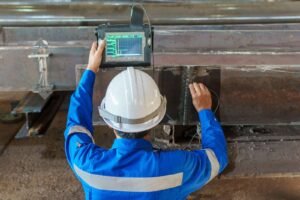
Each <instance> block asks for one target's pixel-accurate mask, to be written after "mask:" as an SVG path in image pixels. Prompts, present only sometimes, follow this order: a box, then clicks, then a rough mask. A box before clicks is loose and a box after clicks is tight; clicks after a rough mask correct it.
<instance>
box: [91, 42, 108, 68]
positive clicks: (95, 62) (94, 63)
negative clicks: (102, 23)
mask: <svg viewBox="0 0 300 200" xmlns="http://www.w3.org/2000/svg"><path fill="white" fill-rule="evenodd" d="M104 48H105V41H104V40H101V41H100V43H99V44H98V45H97V42H93V44H92V47H91V51H90V56H89V64H88V66H87V69H89V70H92V71H93V72H95V73H97V72H98V71H99V67H100V63H101V60H102V53H103V50H104Z"/></svg>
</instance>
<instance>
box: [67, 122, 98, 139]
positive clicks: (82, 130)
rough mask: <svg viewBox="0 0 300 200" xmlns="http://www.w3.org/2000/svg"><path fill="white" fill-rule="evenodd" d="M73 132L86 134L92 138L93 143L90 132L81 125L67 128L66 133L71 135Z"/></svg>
mask: <svg viewBox="0 0 300 200" xmlns="http://www.w3.org/2000/svg"><path fill="white" fill-rule="evenodd" d="M73 133H85V134H86V135H88V136H89V137H90V138H91V139H92V141H93V143H95V141H94V138H93V136H92V134H91V132H90V131H89V130H88V129H86V128H85V127H83V126H72V127H71V128H70V129H69V132H68V135H71V134H73Z"/></svg>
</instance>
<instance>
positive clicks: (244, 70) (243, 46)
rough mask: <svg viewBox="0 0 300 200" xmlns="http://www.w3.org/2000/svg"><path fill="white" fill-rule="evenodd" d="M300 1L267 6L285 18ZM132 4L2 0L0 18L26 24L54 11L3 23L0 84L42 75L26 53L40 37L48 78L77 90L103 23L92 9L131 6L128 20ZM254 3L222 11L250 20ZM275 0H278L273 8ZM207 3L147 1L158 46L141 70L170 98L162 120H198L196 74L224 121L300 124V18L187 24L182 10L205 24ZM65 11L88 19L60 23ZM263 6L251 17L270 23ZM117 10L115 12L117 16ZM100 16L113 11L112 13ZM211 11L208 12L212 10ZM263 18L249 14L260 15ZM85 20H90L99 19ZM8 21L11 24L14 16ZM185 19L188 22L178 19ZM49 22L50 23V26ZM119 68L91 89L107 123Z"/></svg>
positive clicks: (8, 87)
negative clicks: (192, 86) (106, 104)
mask: <svg viewBox="0 0 300 200" xmlns="http://www.w3.org/2000/svg"><path fill="white" fill-rule="evenodd" d="M235 3H236V4H238V2H235ZM264 3H266V2H263V3H262V2H257V1H255V2H253V3H251V5H252V6H254V7H255V6H256V5H265V4H264ZM298 4H299V5H300V3H299V2H280V3H278V4H272V3H271V4H267V5H268V6H269V7H268V9H270V10H272V13H273V14H274V16H277V17H278V18H280V17H282V16H286V15H293V16H294V14H295V13H294V14H293V12H294V11H295V10H294V9H296V8H297V5H298ZM128 5H129V3H128V2H125V3H124V2H123V3H116V2H115V3H106V4H104V3H91V4H89V3H86V2H72V3H71V4H70V5H69V4H66V3H62V2H59V3H56V4H55V3H54V4H51V5H50V3H49V2H46V3H43V4H39V3H36V4H35V5H31V4H28V5H27V6H29V7H30V6H32V7H30V8H29V7H22V4H14V3H11V4H10V5H4V4H1V3H0V10H1V9H4V8H8V10H7V11H5V12H3V13H1V14H0V19H4V18H5V17H3V16H8V19H10V17H12V18H11V19H13V13H18V14H19V15H18V17H20V16H23V15H24V18H22V19H24V20H25V21H22V20H20V23H21V24H22V26H23V25H24V26H25V25H26V24H27V22H26V20H28V19H27V18H26V16H27V17H28V16H31V19H32V20H31V21H30V20H29V22H30V23H32V25H34V24H35V23H37V24H39V23H40V22H39V20H40V21H41V20H42V19H41V18H39V17H38V16H39V15H41V10H43V9H45V8H49V10H47V12H48V14H49V15H47V16H46V18H45V19H44V22H45V24H44V25H43V26H40V27H38V26H32V27H7V26H4V27H1V29H0V44H1V45H0V91H35V88H36V85H37V84H38V83H39V79H40V72H39V64H38V61H37V60H35V59H29V58H28V55H32V54H33V53H34V52H36V49H37V47H36V46H35V44H36V42H37V41H38V40H43V41H46V42H47V43H48V51H49V55H50V54H51V56H49V57H48V58H47V71H48V76H47V80H48V83H49V85H51V86H53V91H68V90H74V88H75V86H76V78H77V79H78V77H80V74H79V76H78V77H76V69H75V66H76V65H78V64H84V63H86V62H87V60H88V52H89V47H90V44H91V42H92V41H93V40H95V36H94V30H95V26H92V25H98V24H99V21H97V20H96V21H93V16H94V15H95V13H96V12H97V13H98V14H99V15H97V19H101V20H104V19H105V20H106V21H110V22H116V21H118V20H119V17H120V16H124V15H125V13H126V15H127V14H128V19H129V10H128V9H129V6H128ZM249 5H250V3H247V2H243V3H240V4H238V5H235V4H234V5H231V6H237V7H236V8H239V7H238V6H241V9H240V10H235V11H233V10H232V11H228V10H226V11H224V12H226V13H227V14H229V13H228V12H233V13H235V15H236V16H240V17H241V18H240V20H242V21H240V22H243V23H245V21H243V20H246V21H247V19H248V18H247V19H246V18H243V16H244V14H245V15H249V16H250V13H249V12H244V13H243V12H242V11H243V9H246V10H247V9H249V8H250V7H249ZM275 5H276V7H272V6H275ZM292 5H293V6H295V7H293V8H291V9H289V11H290V12H289V13H286V12H283V10H285V9H286V8H287V7H285V6H292ZM91 6H94V7H95V9H94V11H93V12H90V13H86V9H88V8H90V7H91ZM206 6H212V3H208V2H201V3H197V2H194V1H193V2H184V3H178V2H177V3H174V2H173V3H171V2H168V3H161V2H160V3H159V4H153V3H151V2H147V3H146V4H145V7H146V9H147V11H148V10H149V13H148V14H149V15H150V18H151V21H152V20H153V21H152V22H153V24H154V26H153V29H154V41H153V42H154V43H153V44H154V52H153V62H152V65H153V66H151V67H150V68H143V70H145V71H147V72H148V73H149V74H150V75H151V76H153V77H154V79H155V80H156V82H157V83H158V85H159V87H160V90H161V92H162V93H163V94H165V95H166V97H167V99H168V105H167V115H166V117H165V119H164V120H163V123H166V124H178V125H183V124H184V125H193V124H195V123H196V122H197V115H196V114H195V112H194V110H193V106H192V105H191V100H190V96H189V91H188V87H187V84H188V83H189V82H191V81H201V82H204V83H205V84H206V85H208V87H209V88H210V89H211V91H212V93H213V100H214V106H213V109H215V108H216V107H217V104H218V99H219V102H220V106H219V109H218V110H216V113H217V115H218V117H219V118H220V120H221V122H222V123H223V124H229V125H230V124H297V123H299V121H300V119H299V114H298V113H300V107H299V103H298V102H299V100H300V92H299V89H298V88H300V82H299V80H300V79H299V72H300V70H299V69H300V55H299V54H300V48H299V47H300V25H299V24H297V23H278V24H263V23H260V24H235V25H234V24H228V25H225V24H222V25H189V24H190V23H188V22H187V21H186V20H187V18H184V17H183V16H185V17H186V16H189V17H191V18H189V19H190V21H192V22H191V23H192V24H200V23H202V22H203V21H201V20H203V19H200V18H201V17H202V14H203V16H204V14H207V13H209V12H213V10H212V7H211V10H210V9H207V10H206V9H202V8H206ZM223 6H224V8H229V5H228V4H224V5H223V4H222V5H221V4H218V6H216V5H215V4H214V8H215V9H217V10H218V11H220V10H222V9H221V8H222V7H223ZM56 8H57V10H56V11H57V12H56V17H58V18H55V17H54V18H53V20H52V21H51V20H50V21H49V20H48V19H47V17H51V13H52V12H54V10H55V9H56ZM104 8H105V9H104ZM109 8H110V9H112V10H113V12H110V13H109V14H108V13H107V12H108V11H111V10H109ZM252 8H253V7H252ZM255 8H256V7H255ZM18 9H20V10H19V11H18ZM22 9H23V10H22ZM24 9H32V10H31V11H32V12H31V11H30V12H29V10H28V13H27V14H26V12H25V11H24ZM103 9H104V10H103ZM163 9H166V12H161V10H163ZM62 10H64V16H67V17H69V18H71V17H73V15H74V14H78V15H80V16H84V17H85V18H80V19H81V20H82V21H81V24H80V26H79V25H78V24H77V23H78V21H76V20H77V18H76V17H75V18H72V19H74V20H75V21H76V23H75V24H71V25H72V26H59V23H58V21H57V20H58V19H60V17H61V16H62ZM179 10H180V12H179ZM199 10H202V11H203V13H201V15H198V14H199ZM17 11H18V12H17ZM33 11H36V12H33ZM98 11H103V12H98ZM127 11H128V13H127ZM159 11H160V14H159ZM188 11H189V12H188ZM244 11H245V10H244ZM262 11H266V9H265V7H260V8H257V10H255V11H253V9H252V12H254V13H252V14H251V16H256V17H257V16H260V17H262V18H263V17H265V18H264V20H269V21H268V22H272V20H274V19H275V18H272V17H270V16H269V15H271V12H269V11H266V12H264V14H265V15H258V13H263V12H262ZM114 12H116V13H117V14H116V15H112V14H111V13H114ZM168 12H170V13H173V12H177V14H178V17H177V18H172V15H169V14H168ZM10 14H11V15H10ZM43 14H44V15H45V13H43ZM165 14H166V15H167V14H168V17H166V16H164V15H165ZM173 14H174V13H173ZM231 14H232V13H231ZM273 14H272V15H273ZM275 14H276V15H275ZM1 15H2V16H1ZM103 16H106V17H108V16H109V19H108V18H104V17H103ZM207 16H208V18H209V15H207ZM52 17H53V16H52ZM197 17H198V18H197ZM227 17H228V16H227ZM260 17H258V18H255V17H253V18H252V19H256V20H258V19H260ZM283 18H284V17H283ZM283 18H281V19H283ZM64 19H67V18H64ZM64 19H62V21H61V22H62V23H66V24H68V23H69V22H72V21H71V19H70V20H69V19H68V20H69V21H68V20H67V21H68V22H66V21H64ZM193 19H195V21H194V22H195V23H194V22H193ZM211 19H212V18H211ZM211 19H209V20H211ZM221 19H222V20H225V21H226V19H228V18H226V15H224V16H220V17H217V18H216V19H215V20H219V21H218V22H220V23H223V22H224V21H222V20H221ZM285 19H288V18H285ZM293 19H297V16H296V15H295V18H293ZM85 20H91V21H93V23H94V24H93V23H92V24H90V23H89V22H90V21H85ZM124 20H125V21H126V20H127V18H126V19H125V18H124ZM164 20H169V21H168V23H169V24H173V25H159V24H166V21H164ZM209 20H208V21H206V22H209ZM125 21H122V20H121V21H118V22H125ZM7 22H8V23H10V22H12V24H13V21H9V20H8V21H7ZM48 22H49V23H48ZM73 22H74V21H73ZM85 22H86V24H85ZM257 22H261V21H259V20H258V21H257ZM276 22H280V20H278V21H276ZM55 23H57V24H55ZM182 23H183V24H185V25H180V24H182ZM0 24H1V20H0ZM12 24H10V25H12ZM37 24H35V25H37ZM51 24H52V27H49V26H48V25H51ZM27 25H28V24H27ZM73 25H74V26H73ZM81 25H88V26H81ZM83 66H84V67H85V65H83ZM152 67H153V68H152ZM120 70H121V69H108V70H105V71H102V72H101V73H99V74H98V77H97V80H96V85H95V93H94V95H95V97H94V104H95V108H94V122H95V124H103V121H102V120H101V119H100V118H99V116H98V113H97V106H96V105H99V104H100V101H101V99H102V97H103V96H104V94H105V90H106V87H107V85H108V83H109V81H110V80H111V79H112V78H113V77H114V76H115V75H116V74H117V73H118V72H120ZM51 89H52V87H51Z"/></svg>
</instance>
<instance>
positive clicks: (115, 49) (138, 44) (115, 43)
mask: <svg viewBox="0 0 300 200" xmlns="http://www.w3.org/2000/svg"><path fill="white" fill-rule="evenodd" d="M105 39H106V61H142V60H143V59H144V46H145V36H144V33H143V32H114V33H106V34H105Z"/></svg>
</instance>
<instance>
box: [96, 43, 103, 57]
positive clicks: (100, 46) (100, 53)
mask: <svg viewBox="0 0 300 200" xmlns="http://www.w3.org/2000/svg"><path fill="white" fill-rule="evenodd" d="M104 48H105V40H100V43H99V44H98V48H97V55H98V56H101V55H102V53H103V50H104Z"/></svg>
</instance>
